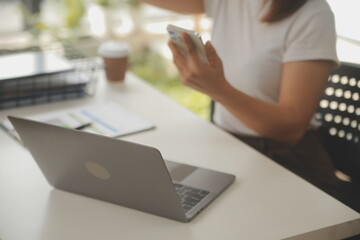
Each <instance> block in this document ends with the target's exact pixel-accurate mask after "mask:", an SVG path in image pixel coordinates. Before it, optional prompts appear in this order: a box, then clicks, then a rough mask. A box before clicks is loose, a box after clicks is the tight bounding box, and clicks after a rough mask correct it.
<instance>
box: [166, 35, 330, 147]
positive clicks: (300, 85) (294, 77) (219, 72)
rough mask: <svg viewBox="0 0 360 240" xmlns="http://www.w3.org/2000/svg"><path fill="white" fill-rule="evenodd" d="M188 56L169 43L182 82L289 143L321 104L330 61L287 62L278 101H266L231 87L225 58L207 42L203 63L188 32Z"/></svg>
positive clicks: (255, 127)
mask: <svg viewBox="0 0 360 240" xmlns="http://www.w3.org/2000/svg"><path fill="white" fill-rule="evenodd" d="M183 37H184V38H185V42H186V43H187V47H188V49H187V50H188V56H189V57H188V58H187V59H185V58H184V57H183V55H181V53H180V52H179V51H178V49H177V48H176V46H174V45H173V44H172V43H169V46H170V48H171V49H172V52H173V54H174V63H175V64H176V66H177V67H178V69H179V71H180V76H181V80H182V82H183V83H184V84H185V85H187V86H189V87H192V88H194V89H196V90H198V91H201V92H203V93H205V94H208V95H209V96H210V97H211V98H213V99H214V100H215V101H217V102H219V103H220V104H222V105H223V106H225V107H226V108H227V109H228V110H229V111H230V112H231V113H232V114H233V115H234V116H235V117H236V118H238V119H239V120H240V121H241V122H243V123H244V124H245V125H247V126H248V127H249V128H251V129H253V130H254V131H256V132H257V133H259V134H260V135H261V136H263V137H267V138H270V139H274V140H278V141H281V142H286V143H296V142H297V141H298V140H300V138H301V137H302V136H303V134H304V133H305V131H306V129H307V127H308V125H309V122H310V119H311V118H312V116H313V113H314V111H315V109H316V107H317V105H318V101H319V98H320V96H321V94H322V92H323V87H324V84H325V83H326V81H327V79H328V76H329V72H330V70H331V68H332V66H333V63H332V62H331V61H321V60H316V61H300V62H289V63H284V65H283V70H282V79H281V85H280V96H279V102H278V103H276V104H273V103H269V102H265V101H262V100H259V99H257V98H254V97H251V96H249V95H246V94H245V93H243V92H241V91H239V90H237V89H235V88H234V87H232V86H231V85H230V84H229V83H228V82H227V81H226V79H225V76H224V71H223V67H222V61H221V59H220V58H219V57H218V55H217V53H216V51H215V49H214V48H213V47H212V45H211V44H210V43H209V42H208V43H206V45H205V47H206V50H207V54H208V58H209V59H210V62H209V63H207V64H206V63H202V62H201V60H199V58H198V56H197V53H196V51H195V49H194V46H193V45H192V43H191V41H190V40H189V38H188V37H186V36H185V35H184V36H183Z"/></svg>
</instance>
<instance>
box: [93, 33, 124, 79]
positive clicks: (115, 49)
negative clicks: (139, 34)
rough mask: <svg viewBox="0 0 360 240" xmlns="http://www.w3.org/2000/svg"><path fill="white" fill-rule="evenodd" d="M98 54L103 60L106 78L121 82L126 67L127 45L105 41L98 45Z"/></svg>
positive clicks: (114, 41)
mask: <svg viewBox="0 0 360 240" xmlns="http://www.w3.org/2000/svg"><path fill="white" fill-rule="evenodd" d="M98 53H99V55H100V56H101V57H102V58H103V60H104V67H105V73H106V78H107V79H108V80H110V81H123V80H124V78H125V73H126V70H127V66H128V56H129V53H130V46H129V44H128V43H126V42H124V41H116V40H111V41H107V42H104V43H102V44H101V45H100V47H99V49H98Z"/></svg>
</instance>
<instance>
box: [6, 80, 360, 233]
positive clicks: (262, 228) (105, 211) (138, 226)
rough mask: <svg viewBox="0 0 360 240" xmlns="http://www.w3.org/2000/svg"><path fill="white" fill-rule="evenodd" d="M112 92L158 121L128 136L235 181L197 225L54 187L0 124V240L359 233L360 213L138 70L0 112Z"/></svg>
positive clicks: (48, 107)
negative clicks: (82, 92)
mask: <svg viewBox="0 0 360 240" xmlns="http://www.w3.org/2000/svg"><path fill="white" fill-rule="evenodd" d="M108 99H111V100H113V101H116V102H118V103H119V104H121V105H123V106H124V107H126V108H127V109H129V110H131V111H133V112H136V113H138V114H139V115H141V116H143V117H144V118H146V119H148V120H150V121H152V122H154V123H155V124H156V129H155V130H151V131H147V132H143V133H138V134H134V135H131V136H128V137H126V138H125V139H127V140H130V141H135V142H139V143H143V144H147V145H151V146H154V147H156V148H158V149H159V150H160V151H161V152H162V154H163V156H164V157H165V158H167V159H169V160H174V161H178V162H183V163H188V164H192V165H198V166H203V167H207V168H211V169H216V170H220V171H224V172H228V173H232V174H235V175H236V177H237V179H236V181H235V183H234V184H233V185H232V186H231V187H230V188H229V189H227V190H226V191H225V192H224V193H223V194H222V195H221V196H220V197H219V198H218V199H216V200H215V202H213V203H212V204H211V205H210V206H209V207H208V208H206V209H205V210H204V211H203V212H202V213H201V214H200V215H198V216H197V217H196V218H195V219H194V220H193V221H192V222H190V223H186V224H184V223H180V222H176V221H173V220H169V219H166V218H162V217H158V216H154V215H150V214H147V213H143V212H139V211H136V210H132V209H128V208H125V207H121V206H117V205H113V204H109V203H106V202H102V201H98V200H94V199H90V198H86V197H82V196H78V195H75V194H70V193H67V192H62V191H59V190H54V189H52V187H51V186H49V185H48V183H47V182H46V181H45V178H44V177H43V176H42V174H41V172H40V170H39V169H38V167H37V166H36V164H35V162H34V160H33V159H32V158H31V156H30V154H29V153H28V151H27V150H26V149H25V148H23V147H22V146H21V145H20V144H19V143H17V142H16V141H15V140H13V139H12V138H11V137H9V136H8V135H7V134H6V133H5V132H4V131H0V239H1V240H20V239H21V240H24V239H27V240H39V239H40V240H49V239H50V240H57V239H58V240H64V239H77V240H82V239H83V240H92V239H94V240H99V239H106V240H110V239H132V240H134V239H164V240H168V239H181V240H184V239H216V240H218V239H227V240H228V239H236V240H239V239H245V240H252V239H259V240H266V239H317V240H320V239H326V240H328V239H340V238H344V237H347V236H351V235H355V234H359V233H360V215H359V214H358V213H356V212H355V211H353V210H351V209H349V208H348V207H346V206H345V205H343V204H341V203H340V202H338V201H337V200H335V199H333V198H332V197H330V196H328V195H326V194H325V193H323V192H321V191H320V190H318V189H316V188H315V187H313V186H312V185H310V184H308V183H307V182H305V181H303V180H302V179H300V178H298V177H297V176H295V175H293V174H292V173H290V172H289V171H287V170H285V169H284V168H282V167H280V166H279V165H277V164H275V163H274V162H272V161H271V160H269V159H267V158H266V157H264V156H262V155H261V154H259V153H258V152H256V151H255V150H253V149H251V148H249V147H247V146H246V145H245V144H243V143H241V142H240V141H238V140H237V139H235V138H233V137H232V136H230V135H228V134H226V133H224V132H223V131H221V130H220V129H218V128H217V127H215V126H214V125H212V124H210V123H208V122H207V121H205V120H203V119H200V118H199V117H197V116H196V115H195V114H193V113H191V112H190V111H188V110H186V109H184V108H183V107H181V106H179V105H178V104H177V103H175V102H173V101H172V100H170V99H169V98H167V97H166V96H164V95H162V94H161V93H159V92H157V91H156V90H154V89H153V88H152V87H150V86H148V85H147V84H146V83H144V82H143V81H141V80H139V79H138V78H137V77H135V76H133V75H132V74H128V75H127V79H126V81H125V83H120V84H109V83H107V82H106V81H103V80H102V81H99V86H98V90H97V92H96V95H95V97H93V98H86V99H79V100H71V101H64V102H57V103H51V104H44V105H37V106H33V107H25V108H18V109H10V110H6V111H1V112H0V120H3V119H4V118H5V117H6V115H8V114H14V115H18V116H25V115H27V114H35V113H42V112H45V111H49V110H55V109H63V108H67V107H75V106H80V105H83V104H88V103H92V102H103V101H106V100H108Z"/></svg>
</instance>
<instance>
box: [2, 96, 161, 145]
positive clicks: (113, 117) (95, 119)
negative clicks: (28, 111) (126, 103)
mask: <svg viewBox="0 0 360 240" xmlns="http://www.w3.org/2000/svg"><path fill="white" fill-rule="evenodd" d="M24 117H25V118H28V119H32V120H36V121H41V122H46V123H49V124H53V125H57V126H61V127H66V128H72V129H77V130H82V131H86V132H91V133H95V134H100V135H105V136H108V137H121V136H124V135H128V134H132V133H136V132H140V131H145V130H149V129H152V128H154V127H155V125H154V124H153V123H151V122H149V121H147V120H145V119H144V118H142V117H140V116H139V115H138V114H136V113H133V112H130V111H128V110H127V109H125V108H124V107H122V106H120V105H118V104H116V103H114V102H107V103H103V104H93V105H88V106H84V107H79V108H71V109H66V110H61V111H54V112H47V113H45V114H39V115H31V116H24ZM1 126H2V127H3V128H4V129H5V130H6V131H7V132H9V133H10V134H11V135H13V136H14V137H16V138H17V139H18V136H17V133H16V132H15V130H14V128H13V126H12V125H11V123H10V121H8V120H5V121H3V122H2V123H1Z"/></svg>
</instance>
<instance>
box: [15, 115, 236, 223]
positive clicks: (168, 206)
mask: <svg viewBox="0 0 360 240" xmlns="http://www.w3.org/2000/svg"><path fill="white" fill-rule="evenodd" d="M8 118H9V120H10V121H11V123H12V124H13V126H14V127H15V129H16V131H17V132H18V134H19V136H20V138H21V139H22V141H23V143H24V145H25V147H27V148H28V149H29V150H30V152H31V154H32V156H33V158H34V159H35V161H36V162H37V164H38V166H39V167H40V169H41V171H42V172H43V174H44V175H45V178H46V179H47V181H48V182H49V184H50V185H52V186H53V187H55V188H57V189H60V190H64V191H68V192H72V193H76V194H80V195H84V196H88V197H91V198H96V199H100V200H103V201H107V202H111V203H115V204H119V205H122V206H125V207H129V208H133V209H137V210H140V211H144V212H148V213H152V214H156V215H159V216H162V217H166V218H170V219H174V220H177V221H181V222H189V221H191V220H192V219H193V218H194V217H195V216H196V215H197V214H198V213H199V212H201V211H202V210H203V209H204V208H205V207H206V206H207V205H208V204H209V203H210V202H211V201H212V200H214V198H216V197H217V196H218V195H219V194H220V193H221V192H223V191H224V190H225V189H226V188H227V187H228V186H230V185H231V183H233V182H234V179H235V176H233V175H230V174H226V173H221V172H217V171H212V170H207V169H203V168H198V167H193V166H189V165H184V164H178V163H175V162H171V161H165V160H163V158H162V156H161V153H160V152H159V151H158V150H157V149H155V148H153V147H148V146H144V145H140V144H136V143H132V142H128V141H124V140H120V139H115V138H109V137H104V136H100V135H96V134H92V133H87V132H82V131H78V130H73V129H67V128H62V127H58V126H54V125H49V124H46V123H40V122H36V121H33V120H27V119H23V118H18V117H11V116H9V117H8Z"/></svg>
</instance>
